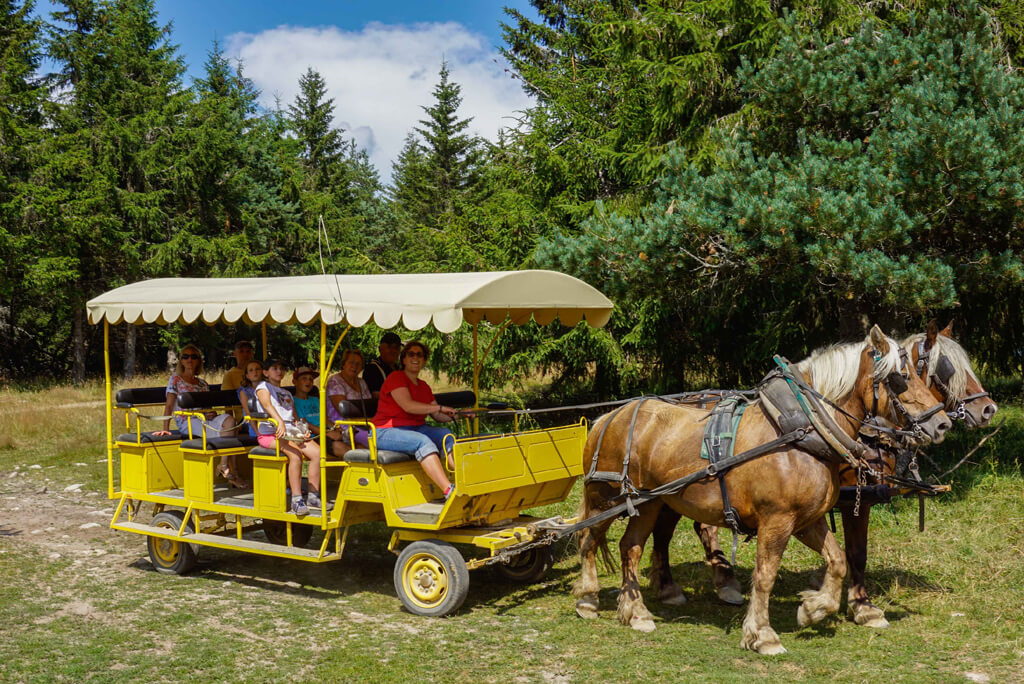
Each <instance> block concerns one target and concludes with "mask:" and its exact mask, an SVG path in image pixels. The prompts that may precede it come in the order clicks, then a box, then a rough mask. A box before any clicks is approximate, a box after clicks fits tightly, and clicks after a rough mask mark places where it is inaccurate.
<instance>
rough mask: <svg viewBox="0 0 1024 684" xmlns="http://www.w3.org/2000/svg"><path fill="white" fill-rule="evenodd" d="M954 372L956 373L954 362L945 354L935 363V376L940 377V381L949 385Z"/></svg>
mask: <svg viewBox="0 0 1024 684" xmlns="http://www.w3.org/2000/svg"><path fill="white" fill-rule="evenodd" d="M954 373H956V369H955V368H954V367H953V362H952V361H950V360H949V359H948V358H947V357H946V356H945V355H942V356H940V357H939V362H938V363H936V364H935V377H937V378H938V379H939V382H941V383H942V384H943V385H948V384H949V381H950V380H951V379H952V378H953V374H954Z"/></svg>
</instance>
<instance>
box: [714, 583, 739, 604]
mask: <svg viewBox="0 0 1024 684" xmlns="http://www.w3.org/2000/svg"><path fill="white" fill-rule="evenodd" d="M718 600H719V601H721V602H722V603H728V604H729V605H730V606H742V605H743V594H741V593H740V591H739V589H737V588H735V587H722V588H720V589H719V590H718Z"/></svg>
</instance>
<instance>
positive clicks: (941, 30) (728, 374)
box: [539, 5, 1024, 382]
mask: <svg viewBox="0 0 1024 684" xmlns="http://www.w3.org/2000/svg"><path fill="white" fill-rule="evenodd" d="M785 28H786V34H785V36H784V37H783V39H782V40H781V41H780V43H779V48H778V51H777V52H776V53H775V55H774V56H773V57H772V58H771V59H769V60H768V61H767V62H766V63H764V64H763V65H761V66H760V67H757V66H755V65H753V64H750V63H747V64H745V65H744V67H743V68H742V69H741V70H740V72H739V79H740V83H741V85H742V91H743V95H744V99H745V105H746V106H747V107H748V108H749V111H750V115H749V118H748V119H747V120H746V122H744V123H743V124H741V125H737V126H736V127H735V128H733V129H731V130H728V131H721V132H719V133H717V134H716V136H717V137H716V145H717V147H718V164H717V166H716V167H715V168H714V170H713V171H711V172H710V173H702V169H701V167H700V165H699V164H698V163H696V162H695V161H693V160H692V159H691V158H689V156H688V155H687V154H686V152H685V150H684V149H682V148H677V149H675V150H673V151H672V152H671V153H670V154H669V155H668V156H667V158H666V164H667V170H666V173H665V174H664V176H663V177H662V179H661V180H660V183H659V186H658V190H657V195H656V199H655V201H654V202H652V203H651V204H650V205H649V206H648V207H646V208H645V209H644V210H643V213H642V216H641V217H638V218H630V217H624V216H621V215H613V216H610V217H608V218H599V219H593V220H590V221H588V222H587V223H586V224H585V226H584V231H583V232H582V234H581V235H579V236H578V237H569V238H556V239H554V240H551V241H548V242H547V243H545V244H544V245H543V246H542V247H541V249H540V256H539V258H540V259H541V260H542V262H544V263H548V264H552V265H555V266H557V267H561V268H564V269H567V270H569V271H570V272H575V273H579V274H582V275H584V276H585V277H587V278H589V279H590V280H591V282H594V283H599V284H600V286H603V287H604V288H605V289H606V291H609V292H611V293H614V294H615V295H617V296H618V297H620V298H621V300H620V301H629V302H635V304H636V306H637V308H638V310H649V312H650V314H651V318H650V319H649V320H643V319H641V320H640V321H639V322H638V323H637V325H636V327H635V328H634V330H633V336H634V337H635V338H636V339H641V340H646V341H647V344H645V345H643V346H642V347H639V348H638V349H639V350H641V351H643V350H644V349H643V347H646V348H647V350H649V349H650V346H648V345H649V342H650V340H658V342H659V344H658V347H659V348H658V349H657V353H656V354H655V355H654V356H653V357H652V358H651V360H652V361H656V360H659V359H695V358H707V359H710V363H711V364H712V365H711V368H710V370H712V371H713V372H714V374H716V375H717V376H718V377H719V378H721V379H723V380H724V381H726V382H731V381H734V380H748V381H749V380H753V379H756V377H757V376H758V375H759V374H761V373H762V372H763V370H764V359H766V358H770V356H771V354H773V353H775V352H776V351H777V350H779V349H786V350H792V351H790V352H789V353H790V354H792V355H800V354H801V353H803V352H804V351H808V350H809V348H810V347H813V346H815V345H818V344H821V343H824V342H827V341H829V340H834V339H836V337H837V333H842V334H846V335H851V334H853V335H857V334H862V330H861V325H862V322H861V321H863V320H880V321H882V322H883V323H887V324H890V325H892V324H895V323H897V322H911V323H912V324H913V321H920V320H921V319H923V318H926V317H927V316H928V315H931V314H932V313H933V312H936V311H943V312H946V313H953V312H956V313H958V314H960V315H963V314H968V315H970V316H971V319H970V320H969V327H970V328H972V329H973V330H976V331H978V332H979V333H981V331H983V330H984V331H986V332H985V333H982V334H987V328H988V326H990V325H992V324H993V323H995V321H993V320H991V318H992V317H991V316H990V315H989V314H988V310H990V309H991V308H992V306H993V305H992V303H993V302H997V301H1002V300H1005V299H1006V298H1007V297H1009V298H1010V299H1011V301H1016V300H1018V299H1019V293H1020V288H1021V284H1022V275H1024V270H1022V264H1021V262H1020V256H1019V255H1020V254H1021V248H1022V247H1024V245H1022V244H1021V240H1022V238H1021V237H1020V236H1021V233H1020V230H1019V227H1020V222H1021V218H1022V213H1021V211H1020V206H1021V204H1022V200H1024V185H1022V184H1021V179H1022V175H1021V174H1022V172H1024V166H1022V165H1024V146H1022V145H1021V142H1020V139H1019V135H1018V133H1017V132H1018V131H1019V130H1020V127H1021V126H1022V125H1024V101H1022V100H1021V97H1022V95H1021V93H1022V92H1024V88H1022V86H1024V83H1022V81H1021V79H1020V77H1019V76H1018V75H1017V73H1016V72H1015V71H1013V70H1011V69H1008V68H1007V66H1006V61H1005V58H1004V53H1003V52H1002V50H1001V46H1000V44H999V43H998V41H997V40H996V39H995V36H994V35H993V32H992V27H991V19H990V17H989V15H987V14H986V13H984V12H982V11H981V10H979V9H978V8H977V7H976V6H973V5H971V6H968V7H967V8H965V9H964V10H963V11H962V12H957V13H952V12H937V11H936V12H932V13H930V14H929V15H928V17H927V19H922V20H921V21H920V23H918V22H917V21H915V20H911V21H910V23H909V28H908V30H907V31H906V32H903V31H901V30H899V29H897V28H887V29H881V28H879V27H878V26H877V25H875V24H874V23H872V22H867V23H865V24H864V25H863V27H862V28H861V29H860V30H859V31H858V32H857V33H856V34H855V35H854V36H852V37H851V38H850V39H849V40H845V41H841V42H833V41H830V40H829V39H828V38H827V37H826V36H824V35H823V34H822V33H820V32H815V31H805V30H803V29H801V28H800V27H799V24H798V23H797V22H796V21H793V20H790V21H788V22H787V23H786V25H785ZM965 301H971V302H973V304H971V305H970V306H968V307H963V308H960V309H957V307H960V305H961V304H962V303H963V302H965ZM999 306H1004V304H1000V305H999ZM979 313H983V314H984V315H983V316H979V317H978V318H977V319H975V318H974V316H976V315H978V314H979ZM1017 329H1019V325H1017V324H1016V323H1014V322H1011V321H1009V320H1005V321H1004V322H1003V327H1001V329H999V334H1000V336H1007V335H1013V334H1016V333H1014V332H1011V331H1016V330H1017ZM979 338H980V335H979ZM975 342H977V343H978V344H983V342H982V340H981V339H978V340H972V348H974V343H975ZM992 358H993V360H995V356H993V357H992ZM1004 358H1005V356H1004ZM663 370H664V373H666V374H668V375H669V376H674V377H675V379H676V380H677V381H680V382H685V380H686V377H685V374H684V372H683V371H682V369H681V368H680V367H678V366H673V365H669V364H666V365H665V366H664V367H663Z"/></svg>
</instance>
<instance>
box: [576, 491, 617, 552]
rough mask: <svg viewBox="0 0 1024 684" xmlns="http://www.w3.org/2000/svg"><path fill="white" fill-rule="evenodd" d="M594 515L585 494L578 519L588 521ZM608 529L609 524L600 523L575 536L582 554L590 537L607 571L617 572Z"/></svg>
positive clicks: (578, 512) (577, 514)
mask: <svg viewBox="0 0 1024 684" xmlns="http://www.w3.org/2000/svg"><path fill="white" fill-rule="evenodd" d="M592 513H593V511H591V509H590V506H588V505H587V495H586V493H584V494H583V497H582V499H581V501H580V506H579V508H578V509H577V511H576V517H577V518H579V519H580V520H586V519H587V518H589V517H590V516H591V514H592ZM608 527H609V524H607V523H598V524H597V525H593V526H591V527H587V528H584V529H582V530H580V531H579V532H577V533H576V534H575V535H574V536H575V537H576V542H577V544H578V545H579V546H580V552H581V553H582V551H583V547H582V544H583V541H584V538H585V536H587V535H589V536H590V543H591V544H594V545H595V546H596V547H597V551H598V557H599V559H600V562H601V564H602V565H603V566H604V568H605V570H608V571H612V570H615V569H616V567H617V566H616V563H615V556H614V555H612V552H611V549H610V548H608Z"/></svg>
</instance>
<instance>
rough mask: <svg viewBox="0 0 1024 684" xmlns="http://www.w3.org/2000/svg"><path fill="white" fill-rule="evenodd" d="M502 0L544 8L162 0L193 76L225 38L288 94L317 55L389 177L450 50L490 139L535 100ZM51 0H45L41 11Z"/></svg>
mask: <svg viewBox="0 0 1024 684" xmlns="http://www.w3.org/2000/svg"><path fill="white" fill-rule="evenodd" d="M504 6H510V7H515V8H517V9H519V10H520V11H522V12H524V13H525V14H527V15H528V16H532V17H535V16H536V14H535V12H534V10H533V8H532V7H531V6H530V4H529V2H528V1H527V0H504V1H502V0H466V1H462V2H446V1H442V0H421V1H420V2H413V1H410V0H377V1H376V2H373V1H369V2H368V1H365V0H362V1H353V0H335V1H333V2H331V1H329V0H295V1H293V2H280V1H269V0H265V1H258V0H250V1H249V2H243V1H241V0H206V1H205V2H202V1H200V0H156V8H157V12H158V13H159V16H160V21H161V22H163V23H173V33H172V42H174V43H175V44H177V45H178V46H179V52H180V54H181V56H182V57H183V58H184V59H185V62H186V63H187V65H188V71H187V76H186V83H191V79H192V78H193V77H195V76H198V75H200V74H201V73H202V65H203V62H204V61H205V60H206V55H207V52H208V51H209V50H210V47H211V46H212V44H213V41H214V39H216V40H218V41H219V42H220V43H221V45H222V46H223V48H224V49H225V52H226V53H227V54H228V55H229V56H230V57H234V58H238V59H241V60H242V62H243V64H244V69H245V73H246V75H247V76H248V77H249V78H251V79H252V80H253V81H254V82H255V83H256V85H257V87H259V88H260V90H261V91H262V93H263V96H262V97H263V104H264V105H266V106H272V105H273V103H274V101H275V97H276V98H279V99H280V100H281V102H282V103H284V104H288V103H290V102H291V101H292V100H293V99H294V97H295V93H296V91H297V83H298V78H299V76H300V75H301V74H302V73H303V72H304V71H305V70H306V69H307V68H308V67H313V68H314V69H316V70H317V71H319V72H320V73H321V75H322V76H323V77H324V79H325V80H326V82H327V87H328V91H329V94H330V96H331V97H333V98H334V100H335V124H336V125H337V126H338V127H340V128H343V129H345V130H346V131H347V133H346V135H347V136H350V137H354V138H355V139H356V141H357V142H358V143H359V145H361V146H362V147H364V148H365V149H366V150H367V152H368V153H369V154H370V158H371V160H372V161H373V162H374V164H375V165H376V166H377V169H378V171H379V172H380V174H381V177H382V179H383V180H385V181H387V180H388V179H389V178H390V176H391V161H392V160H393V159H394V158H395V157H396V156H397V155H398V152H399V150H400V149H401V147H402V143H403V141H404V139H405V136H406V134H407V133H408V132H409V131H410V130H412V128H413V127H414V126H416V125H418V124H417V122H418V120H419V119H420V118H421V117H422V116H423V111H422V109H421V108H420V107H421V106H423V105H429V104H430V103H431V101H432V97H431V91H432V89H433V87H434V85H435V84H436V82H437V73H438V70H439V68H440V65H441V60H442V58H443V59H446V60H447V61H448V63H449V69H450V71H451V77H452V79H453V80H454V81H455V82H457V83H459V84H460V85H461V86H462V95H463V105H462V109H461V110H460V114H461V115H462V116H463V117H473V124H472V130H473V132H474V133H476V134H478V135H482V136H484V137H486V138H489V139H491V140H493V139H495V138H496V135H497V132H498V130H499V129H500V128H502V127H507V126H510V125H512V123H513V120H512V118H511V117H512V116H513V115H514V114H515V112H516V111H517V110H522V109H523V108H525V107H527V106H529V105H530V101H529V99H528V98H527V97H526V95H524V94H523V92H522V89H521V88H520V86H519V84H518V82H516V81H513V80H512V79H511V78H510V77H509V75H508V74H507V73H505V72H504V70H503V67H504V66H505V64H504V63H503V60H502V59H501V56H500V55H499V54H498V48H499V47H500V46H501V45H502V38H501V28H500V26H499V23H500V22H501V21H502V20H504V19H505V18H506V15H505V14H504V12H503V11H502V8H503V7H504ZM51 8H52V4H51V3H50V2H46V1H45V0H41V1H40V2H39V3H38V5H37V10H38V11H39V13H40V14H46V13H48V12H49V11H50V10H51Z"/></svg>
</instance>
